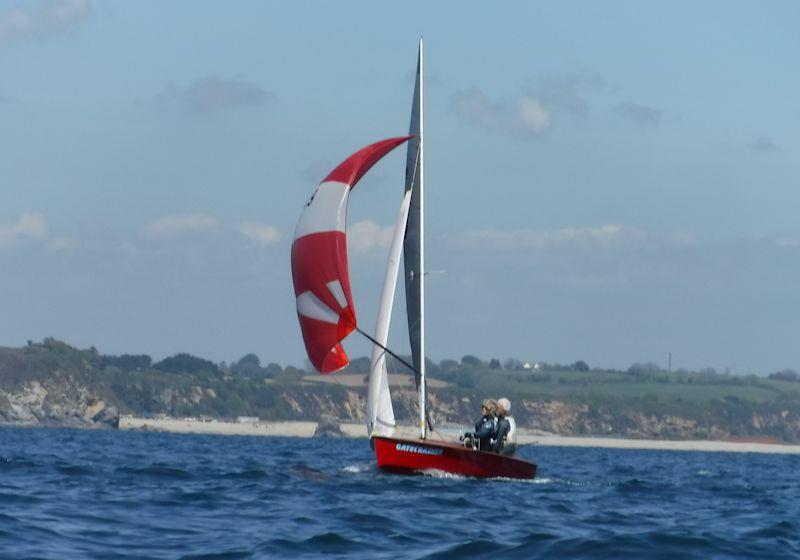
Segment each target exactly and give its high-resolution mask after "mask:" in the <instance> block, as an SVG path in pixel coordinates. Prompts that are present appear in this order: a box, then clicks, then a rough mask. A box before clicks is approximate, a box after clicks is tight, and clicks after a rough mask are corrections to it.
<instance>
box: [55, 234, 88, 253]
mask: <svg viewBox="0 0 800 560" xmlns="http://www.w3.org/2000/svg"><path fill="white" fill-rule="evenodd" d="M80 245H81V243H80V241H78V240H77V239H75V238H74V237H65V236H59V237H54V238H53V239H51V240H50V241H48V242H47V248H48V249H49V250H50V251H53V252H56V253H58V252H62V251H72V250H74V249H77V248H78V247H80Z"/></svg>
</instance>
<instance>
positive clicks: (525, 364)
mask: <svg viewBox="0 0 800 560" xmlns="http://www.w3.org/2000/svg"><path fill="white" fill-rule="evenodd" d="M522 369H531V365H530V364H529V363H528V362H525V363H524V364H522Z"/></svg>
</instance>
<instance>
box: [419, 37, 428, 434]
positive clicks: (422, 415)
mask: <svg viewBox="0 0 800 560" xmlns="http://www.w3.org/2000/svg"><path fill="white" fill-rule="evenodd" d="M422 47H423V45H422V37H420V38H419V186H418V188H419V190H418V191H417V194H419V355H420V362H419V376H420V381H419V429H420V437H421V438H422V439H425V437H426V436H427V435H428V422H427V410H426V409H427V406H426V405H427V402H428V401H427V397H428V395H427V390H426V387H425V214H424V212H423V203H422V201H423V196H422V194H423V186H422V185H423V182H424V180H425V172H424V170H425V158H424V157H423V156H424V153H425V141H424V139H423V135H422V129H423V123H424V118H423V117H424V114H425V106H424V101H423V100H424V91H423V80H422V77H423V75H424V71H423V68H424V67H423V60H422Z"/></svg>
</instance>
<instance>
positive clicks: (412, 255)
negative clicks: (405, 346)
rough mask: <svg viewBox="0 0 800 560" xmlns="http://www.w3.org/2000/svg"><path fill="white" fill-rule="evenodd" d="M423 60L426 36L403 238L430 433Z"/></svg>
mask: <svg viewBox="0 0 800 560" xmlns="http://www.w3.org/2000/svg"><path fill="white" fill-rule="evenodd" d="M422 77H423V61H422V39H420V41H419V57H418V59H417V77H416V81H415V83H414V100H413V102H412V105H411V124H410V126H409V130H408V134H409V136H411V139H410V140H409V142H408V153H407V155H406V192H409V191H410V192H411V206H410V208H409V211H408V224H407V225H406V235H405V240H404V241H403V265H404V267H405V285H406V313H407V316H408V336H409V339H410V342H411V357H412V362H411V363H412V364H413V365H414V369H415V370H416V372H415V376H416V382H417V388H418V390H419V408H420V410H419V413H420V416H419V422H420V430H421V435H422V437H423V438H425V435H426V425H427V424H426V414H425V404H426V395H425V322H424V316H423V313H424V308H425V285H424V274H425V268H424V263H425V254H424V237H423V207H422V195H423V192H422V186H423V163H424V162H423V154H424V151H423V147H424V139H423V135H422V119H423V81H422Z"/></svg>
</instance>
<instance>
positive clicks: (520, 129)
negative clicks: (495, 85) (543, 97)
mask: <svg viewBox="0 0 800 560" xmlns="http://www.w3.org/2000/svg"><path fill="white" fill-rule="evenodd" d="M450 104H451V107H452V109H453V111H454V112H455V113H456V114H457V115H458V116H459V117H461V118H462V119H463V120H465V121H466V122H468V123H470V124H472V125H473V126H477V127H479V128H483V129H486V130H493V131H495V132H501V133H505V134H512V135H517V136H528V137H533V136H541V135H542V134H544V133H546V132H547V131H548V130H549V129H550V127H551V126H552V118H551V115H550V113H549V111H548V110H547V109H545V107H544V105H542V103H541V101H540V100H539V99H537V98H536V97H534V96H532V95H520V96H518V97H517V98H516V99H512V100H510V101H492V100H491V99H489V97H488V96H487V95H486V94H485V93H484V92H482V91H480V90H479V89H476V88H472V89H468V90H465V91H461V92H458V93H456V94H455V95H453V96H452V97H451V99H450Z"/></svg>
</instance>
